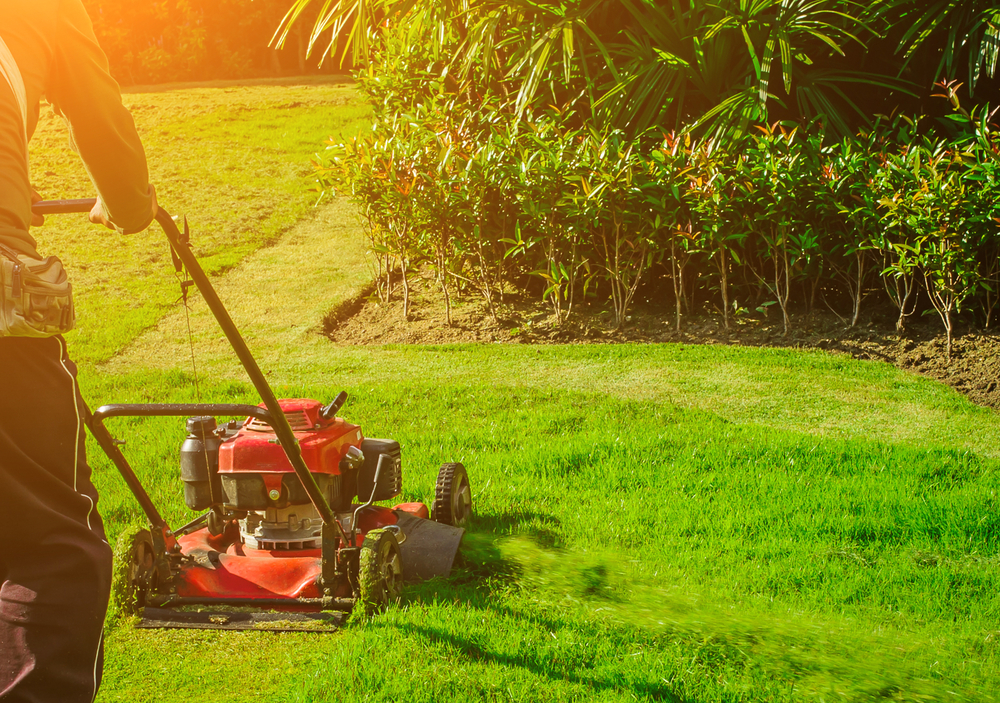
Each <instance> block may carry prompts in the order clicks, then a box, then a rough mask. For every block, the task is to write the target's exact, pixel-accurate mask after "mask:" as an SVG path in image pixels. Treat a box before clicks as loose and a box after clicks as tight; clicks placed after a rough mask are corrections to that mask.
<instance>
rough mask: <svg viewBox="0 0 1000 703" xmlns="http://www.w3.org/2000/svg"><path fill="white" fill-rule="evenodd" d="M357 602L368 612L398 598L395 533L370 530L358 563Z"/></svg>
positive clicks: (399, 559) (400, 573)
mask: <svg viewBox="0 0 1000 703" xmlns="http://www.w3.org/2000/svg"><path fill="white" fill-rule="evenodd" d="M358 586H359V591H360V593H359V594H358V605H359V606H360V607H362V608H363V609H364V612H365V613H366V614H367V615H371V614H373V613H376V612H378V611H380V610H382V609H383V608H385V606H386V605H388V604H389V603H393V602H395V601H397V600H399V596H400V594H401V593H402V590H403V560H402V557H401V556H400V553H399V542H398V541H397V540H396V535H394V534H393V533H392V532H390V531H388V530H372V531H371V532H369V533H368V534H367V535H366V536H365V541H364V543H363V544H362V545H361V556H360V558H359V565H358Z"/></svg>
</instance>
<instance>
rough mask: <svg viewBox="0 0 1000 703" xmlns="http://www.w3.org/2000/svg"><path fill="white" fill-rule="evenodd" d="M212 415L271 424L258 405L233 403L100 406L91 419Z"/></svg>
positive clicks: (265, 413) (268, 415) (270, 420)
mask: <svg viewBox="0 0 1000 703" xmlns="http://www.w3.org/2000/svg"><path fill="white" fill-rule="evenodd" d="M196 415H213V416H222V417H253V418H256V419H258V420H260V421H261V422H266V423H267V424H269V425H270V424H271V422H272V419H271V413H270V412H268V411H267V409H265V408H262V407H260V406H258V405H237V404H233V403H159V404H157V403H138V404H124V403H115V404H113V405H102V406H101V407H99V408H98V409H97V410H95V411H94V413H93V415H92V417H93V418H94V419H95V420H97V421H99V422H100V421H102V420H104V419H105V418H109V417H193V416H196Z"/></svg>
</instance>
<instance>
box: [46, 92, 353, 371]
mask: <svg viewBox="0 0 1000 703" xmlns="http://www.w3.org/2000/svg"><path fill="white" fill-rule="evenodd" d="M124 101H125V104H126V105H127V106H128V107H129V109H130V110H131V111H132V113H133V115H134V116H135V121H136V126H137V128H138V130H139V133H140V135H141V136H142V139H143V143H144V145H145V147H146V153H147V157H148V159H149V164H150V180H151V181H152V182H153V184H154V185H155V186H156V187H157V195H158V200H159V202H160V205H161V206H163V207H164V208H166V209H167V210H168V211H169V212H170V213H171V214H172V215H176V216H183V215H186V214H191V215H192V216H193V217H194V219H195V220H196V223H194V224H193V227H192V244H193V247H194V250H195V252H196V253H197V254H198V256H199V257H200V258H201V261H202V265H203V266H204V268H205V269H206V270H207V271H209V272H210V273H220V272H224V271H226V270H227V269H229V268H231V267H233V266H234V265H236V264H237V263H238V262H239V261H241V260H242V259H243V258H244V257H245V256H247V255H248V254H249V253H251V252H253V251H255V250H257V249H258V248H260V247H263V246H267V245H270V244H273V243H274V242H275V241H276V240H277V238H278V237H279V236H280V235H281V234H282V233H283V232H285V231H286V230H287V229H288V228H289V227H290V226H292V225H293V224H295V223H296V222H298V221H299V220H301V219H302V218H303V217H308V216H309V214H310V210H311V206H312V204H313V203H314V202H315V200H316V194H315V193H312V192H310V191H309V190H308V188H307V187H308V185H309V182H310V174H311V173H312V166H311V163H310V160H311V159H312V158H313V155H314V154H315V153H316V152H317V151H320V150H321V149H322V144H323V142H324V140H325V139H327V138H328V137H339V136H340V135H351V134H356V133H357V132H358V131H359V130H361V129H364V128H366V127H367V126H368V123H367V122H366V116H367V115H368V109H367V107H366V106H364V104H363V103H361V102H360V101H358V100H357V99H356V98H355V95H354V89H353V87H352V86H351V85H350V84H348V83H343V84H324V83H316V82H308V83H306V84H303V85H267V84H260V85H249V86H232V85H231V86H228V87H225V88H208V87H202V88H199V87H185V88H182V89H177V90H171V91H169V92H160V93H133V94H126V95H125V96H124ZM31 154H32V167H33V176H34V179H35V182H34V185H35V187H36V189H37V190H38V191H39V193H41V194H42V196H43V197H44V198H46V199H57V198H86V197H93V194H94V191H93V187H92V185H91V184H90V181H89V179H88V178H87V175H86V173H85V171H84V170H83V166H82V165H81V163H80V160H79V158H78V157H77V156H76V154H74V153H73V152H72V151H71V150H70V148H69V144H68V141H67V137H66V133H65V128H64V126H63V124H62V120H61V119H60V118H59V117H57V116H56V115H55V114H54V113H53V111H52V110H51V109H46V110H43V113H42V116H41V119H40V121H39V127H38V130H37V132H36V133H35V137H34V139H33V140H32V143H31ZM32 234H33V235H34V236H35V237H36V238H37V239H38V240H39V246H40V248H41V250H42V253H46V252H49V251H52V252H58V253H59V256H60V257H61V258H62V259H63V260H64V262H65V263H66V264H67V266H68V267H69V269H70V271H71V272H72V274H73V280H74V287H75V290H76V291H77V312H78V315H79V317H80V319H81V324H80V328H79V329H78V330H77V331H75V332H74V333H72V335H71V336H70V338H69V339H70V342H71V343H73V344H74V346H75V347H76V349H77V355H78V357H79V358H80V360H81V361H84V362H99V361H103V360H106V359H108V358H109V357H111V356H112V355H114V354H115V353H116V352H117V351H118V350H119V349H121V348H122V347H124V346H126V345H127V344H128V343H129V342H131V341H132V340H133V339H134V338H135V337H136V336H137V335H138V334H139V333H141V332H142V331H143V330H144V329H147V328H149V327H150V326H152V325H153V324H155V322H156V321H157V320H158V319H159V318H160V317H161V316H162V315H163V314H164V312H165V311H166V310H167V309H168V308H169V306H170V305H171V304H172V303H173V302H174V300H176V298H177V295H176V291H177V284H176V282H175V281H174V279H173V278H172V276H171V275H170V272H172V268H171V263H170V254H169V250H168V247H167V243H166V239H165V238H164V236H163V234H162V232H161V231H160V230H159V228H158V227H156V226H155V225H154V226H153V227H150V228H149V229H148V230H146V231H145V232H143V233H142V234H138V235H132V236H119V235H117V234H115V233H113V232H111V231H109V230H104V229H100V228H96V227H94V226H93V225H90V224H88V223H87V222H86V218H84V217H83V216H82V215H76V216H66V215H64V216H58V217H50V218H48V220H47V222H46V225H45V226H43V227H42V228H39V229H37V230H33V231H32ZM112 320H113V321H114V324H107V323H108V321H112Z"/></svg>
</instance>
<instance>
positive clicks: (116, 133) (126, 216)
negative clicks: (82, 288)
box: [47, 0, 156, 232]
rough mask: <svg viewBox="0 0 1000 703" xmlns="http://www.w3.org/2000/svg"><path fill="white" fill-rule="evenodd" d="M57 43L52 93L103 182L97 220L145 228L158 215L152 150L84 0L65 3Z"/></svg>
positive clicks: (84, 155)
mask: <svg viewBox="0 0 1000 703" xmlns="http://www.w3.org/2000/svg"><path fill="white" fill-rule="evenodd" d="M52 48H53V56H52V65H51V71H52V74H51V76H50V80H49V82H48V94H47V97H48V99H49V101H50V102H51V103H52V105H53V106H54V107H55V109H56V110H57V111H58V112H59V113H61V114H62V115H63V116H64V117H65V118H66V120H67V121H68V122H69V128H70V141H71V143H72V145H73V148H74V149H75V150H76V151H77V152H78V153H79V154H80V156H81V157H82V159H83V162H84V165H85V166H86V168H87V172H88V173H89V174H90V177H91V179H92V180H93V181H94V185H95V186H96V187H97V193H98V197H99V202H98V206H97V207H96V208H95V209H94V212H93V213H91V221H93V222H100V223H102V224H106V225H108V226H109V227H112V228H113V229H117V230H119V231H123V232H138V231H141V230H143V229H145V228H146V227H148V226H149V224H150V222H152V220H153V217H155V215H156V194H155V191H154V190H153V187H152V186H151V185H150V184H149V172H148V170H147V168H146V154H145V151H143V148H142V142H140V140H139V135H138V133H137V132H136V129H135V122H134V121H133V119H132V115H131V114H130V113H129V111H128V110H127V109H126V108H125V106H124V105H123V104H122V99H121V91H120V89H119V87H118V84H117V83H116V82H115V80H114V79H113V78H112V77H111V74H110V73H108V60H107V57H106V56H105V55H104V52H103V51H102V50H101V47H100V46H99V45H98V43H97V37H95V36H94V29H93V25H92V24H91V22H90V17H89V16H88V15H87V11H86V10H85V9H84V7H83V4H82V3H81V2H80V0H62V2H61V3H60V10H59V20H58V24H57V35H56V36H55V37H54V38H53V41H52Z"/></svg>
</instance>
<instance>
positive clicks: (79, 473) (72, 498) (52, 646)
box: [0, 337, 111, 703]
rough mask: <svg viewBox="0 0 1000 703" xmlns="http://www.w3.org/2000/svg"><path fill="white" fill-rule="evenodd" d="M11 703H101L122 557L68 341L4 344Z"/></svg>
mask: <svg viewBox="0 0 1000 703" xmlns="http://www.w3.org/2000/svg"><path fill="white" fill-rule="evenodd" d="M0 496H2V498H0V500H2V504H0V535H2V536H3V537H2V538H0V700H2V701H3V703H22V702H24V703H27V702H32V703H33V702H36V701H38V702H41V701H45V702H50V701H65V702H66V703H77V702H79V703H90V702H91V701H93V699H94V697H95V696H96V692H97V687H98V685H99V682H100V673H101V659H102V631H103V624H104V615H105V612H106V610H107V604H108V596H109V593H110V588H111V548H110V547H109V546H108V544H107V541H106V539H105V535H104V528H103V525H102V523H101V519H100V516H99V515H98V513H97V509H96V504H97V491H96V490H95V488H94V486H93V484H92V483H91V477H90V469H89V467H88V466H87V463H86V455H85V446H84V406H83V401H82V399H81V398H80V394H79V390H78V387H77V385H76V367H75V366H74V365H73V364H72V362H71V361H69V358H68V356H67V354H66V345H65V342H64V341H63V340H62V338H61V337H51V338H47V339H26V338H9V337H7V338H0Z"/></svg>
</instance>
